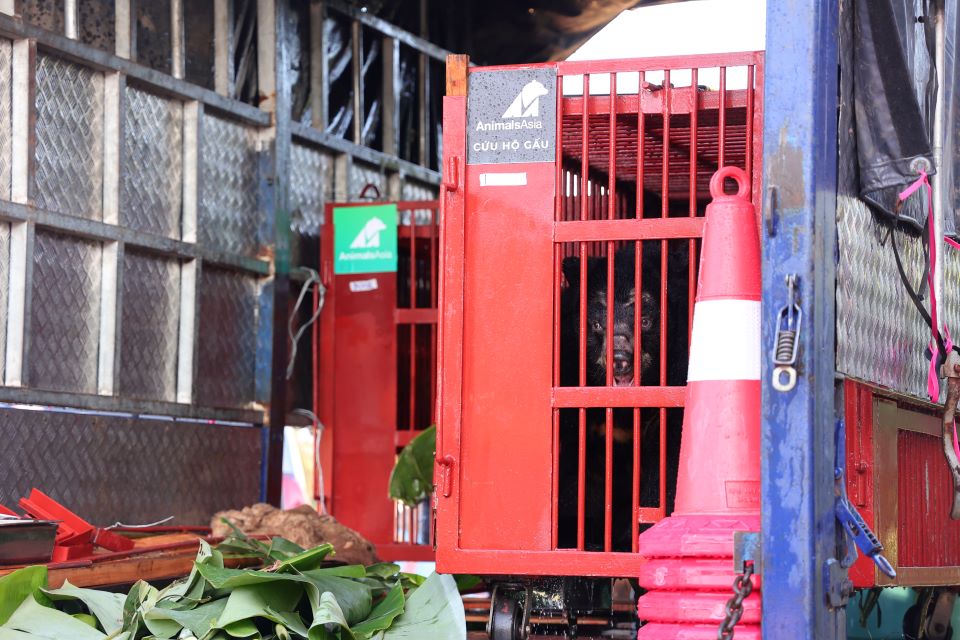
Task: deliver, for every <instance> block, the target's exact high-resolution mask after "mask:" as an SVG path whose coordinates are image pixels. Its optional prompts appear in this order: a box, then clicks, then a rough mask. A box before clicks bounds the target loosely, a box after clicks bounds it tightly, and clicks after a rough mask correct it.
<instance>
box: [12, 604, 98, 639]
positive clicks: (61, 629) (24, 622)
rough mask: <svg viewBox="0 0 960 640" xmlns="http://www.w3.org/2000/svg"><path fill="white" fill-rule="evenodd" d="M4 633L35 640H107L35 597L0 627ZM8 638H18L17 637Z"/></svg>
mask: <svg viewBox="0 0 960 640" xmlns="http://www.w3.org/2000/svg"><path fill="white" fill-rule="evenodd" d="M4 631H20V632H23V633H25V634H27V637H29V638H32V639H33V640H67V639H68V638H69V639H70V640H104V639H105V638H106V637H107V636H106V634H104V633H102V632H100V631H98V630H97V629H94V628H93V627H91V626H89V625H87V624H85V623H83V622H81V621H79V620H77V619H76V618H74V617H73V616H71V615H69V614H66V613H63V612H62V611H58V610H57V609H51V608H50V607H45V606H43V605H42V604H40V603H39V602H37V601H36V599H34V597H33V596H32V595H31V596H29V597H27V598H26V599H25V600H24V601H23V602H21V603H20V606H19V607H17V610H16V611H14V612H13V615H11V616H10V618H9V619H8V620H7V621H6V622H5V623H4V624H3V626H2V627H0V633H2V632H4ZM6 635H8V636H9V637H11V638H16V637H19V636H17V635H16V634H6ZM0 637H2V636H0Z"/></svg>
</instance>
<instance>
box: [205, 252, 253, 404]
mask: <svg viewBox="0 0 960 640" xmlns="http://www.w3.org/2000/svg"><path fill="white" fill-rule="evenodd" d="M256 316H257V281H256V280H255V279H254V278H252V277H250V276H246V275H243V274H240V273H237V272H235V271H230V270H227V269H219V268H217V267H211V266H204V268H203V270H202V275H201V285H200V337H199V341H200V343H199V355H198V365H197V401H198V402H199V403H200V404H202V405H207V406H217V407H236V406H242V405H245V404H246V403H249V402H251V401H253V393H254V371H255V368H256V346H257V345H256V332H257V317H256Z"/></svg>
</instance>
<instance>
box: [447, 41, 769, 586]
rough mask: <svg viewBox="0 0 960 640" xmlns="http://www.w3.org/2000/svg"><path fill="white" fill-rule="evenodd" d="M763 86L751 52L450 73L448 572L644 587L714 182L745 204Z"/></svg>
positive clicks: (667, 494)
mask: <svg viewBox="0 0 960 640" xmlns="http://www.w3.org/2000/svg"><path fill="white" fill-rule="evenodd" d="M762 78H763V56H762V54H760V53H744V54H727V55H717V56H691V57H682V58H663V59H643V60H625V61H614V62H609V61H608V62H562V63H554V64H547V65H530V66H518V67H496V68H471V69H469V74H468V72H467V70H466V68H465V65H464V61H463V59H459V60H457V59H453V60H452V61H451V62H450V63H448V96H447V98H446V99H445V103H444V118H445V121H444V125H445V126H444V132H445V137H444V155H445V158H444V194H443V198H442V200H441V202H442V206H443V214H442V215H443V220H444V224H443V227H442V238H441V246H442V253H441V269H440V271H441V274H442V280H441V304H440V308H441V309H442V316H441V324H440V362H439V371H440V380H439V405H438V407H439V426H440V432H439V433H438V447H437V449H438V450H437V463H438V464H437V468H436V479H437V487H438V494H437V498H436V505H437V563H438V568H439V569H440V570H442V571H445V572H474V573H482V574H488V575H490V574H493V575H497V574H503V575H583V576H636V575H639V566H640V563H641V561H642V560H641V558H640V557H639V556H637V555H636V553H635V551H636V544H637V535H638V533H639V531H640V529H641V527H643V526H644V525H646V524H649V523H653V522H656V521H658V520H659V519H661V518H663V517H664V516H665V515H666V514H667V513H668V512H669V509H670V502H671V499H672V489H673V487H672V484H673V483H672V479H671V474H672V475H674V476H675V473H676V471H675V467H674V465H675V462H676V461H675V457H676V453H677V450H678V446H679V437H678V436H679V426H680V422H681V420H680V417H681V415H682V405H683V395H684V387H683V384H684V381H685V372H686V371H685V370H686V350H687V341H688V339H689V331H690V316H691V314H692V312H693V305H692V302H693V299H694V295H695V287H696V263H697V252H698V244H699V240H698V239H699V237H700V236H701V234H702V228H703V219H702V217H701V216H702V215H703V212H704V207H705V206H706V204H707V202H708V198H709V195H708V189H707V185H708V181H709V178H710V177H711V176H712V174H713V173H714V172H715V171H716V170H717V169H718V168H719V167H720V166H725V165H734V166H739V167H741V168H743V169H744V170H745V171H746V172H747V174H748V175H749V176H750V179H751V182H752V185H751V186H752V194H753V200H754V203H755V204H757V205H758V204H759V175H760V173H759V171H760V151H761V140H760V138H761V135H760V133H761V131H762V107H761V105H762V94H763V81H762ZM708 82H709V83H711V84H712V85H714V86H715V87H716V88H715V89H714V90H709V89H707V88H706V87H704V86H702V85H703V84H705V83H708ZM554 142H555V144H554ZM758 210H759V207H758ZM584 283H587V284H586V285H584ZM624 284H625V285H626V286H624ZM596 287H599V289H597V288H596ZM598 291H600V292H601V293H602V295H599V296H598V295H597V292H598ZM605 335H606V336H610V335H612V336H615V337H614V339H612V340H606V341H604V340H603V336H605ZM621 338H623V339H622V340H621ZM597 342H600V343H601V345H600V346H599V347H598V346H597V345H596V344H595V343H597ZM597 363H600V365H599V366H597ZM605 363H613V364H612V366H607V365H606V364H605ZM651 449H652V450H653V453H652V454H651V453H650V450H651ZM671 467H673V468H671ZM624 478H625V479H624Z"/></svg>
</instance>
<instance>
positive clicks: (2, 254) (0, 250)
mask: <svg viewBox="0 0 960 640" xmlns="http://www.w3.org/2000/svg"><path fill="white" fill-rule="evenodd" d="M9 301H10V225H9V224H7V223H5V222H4V223H0V353H6V346H7V305H8V304H9ZM3 370H4V366H3V365H2V364H0V375H2V372H3Z"/></svg>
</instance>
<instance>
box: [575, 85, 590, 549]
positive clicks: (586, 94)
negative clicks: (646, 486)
mask: <svg viewBox="0 0 960 640" xmlns="http://www.w3.org/2000/svg"><path fill="white" fill-rule="evenodd" d="M583 100H584V103H585V104H586V105H587V107H588V109H589V104H590V76H589V74H584V76H583ZM588 109H584V112H583V115H582V117H581V121H582V122H581V131H582V136H583V139H582V140H581V141H580V153H581V158H580V219H581V220H586V219H587V217H588V215H589V211H588V207H589V205H590V202H589V200H588V198H589V192H588V185H589V183H588V177H589V174H590V164H589V163H590V152H589V147H588V134H589V131H590V119H589V117H588V115H587V111H588ZM586 249H587V247H586V243H585V242H581V243H580V380H579V382H580V386H581V387H584V386H586V384H587V255H586ZM578 413H579V427H580V433H579V438H578V442H577V447H578V452H577V453H578V460H577V479H578V481H579V483H578V487H577V549H580V550H582V549H583V548H584V533H585V532H584V529H585V524H586V523H585V520H586V482H587V412H586V410H585V409H583V408H581V409H580V410H579V412H578Z"/></svg>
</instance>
